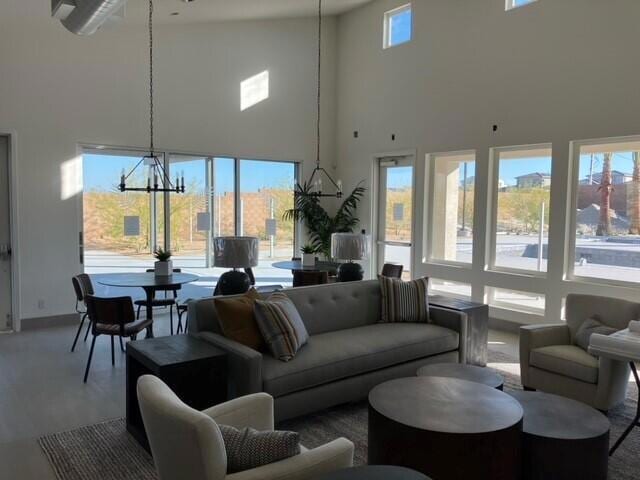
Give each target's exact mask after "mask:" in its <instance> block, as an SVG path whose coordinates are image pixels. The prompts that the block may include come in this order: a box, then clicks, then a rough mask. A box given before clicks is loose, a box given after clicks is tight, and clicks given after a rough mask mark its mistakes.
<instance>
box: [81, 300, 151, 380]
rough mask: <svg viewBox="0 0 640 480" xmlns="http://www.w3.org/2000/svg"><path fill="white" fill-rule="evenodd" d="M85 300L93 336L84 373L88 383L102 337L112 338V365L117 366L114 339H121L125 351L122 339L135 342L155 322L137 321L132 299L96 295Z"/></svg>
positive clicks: (122, 348) (121, 347) (148, 320)
mask: <svg viewBox="0 0 640 480" xmlns="http://www.w3.org/2000/svg"><path fill="white" fill-rule="evenodd" d="M84 298H85V302H86V305H87V314H88V316H89V321H90V322H91V333H92V334H93V340H92V341H91V349H90V350H89V358H88V359H87V367H86V369H85V372H84V383H87V377H88V376H89V369H90V368H91V359H92V358H93V349H94V347H95V345H96V340H97V338H98V337H99V336H100V335H107V336H109V337H110V338H111V365H115V362H116V360H115V349H114V338H115V337H119V339H120V349H121V350H122V351H124V345H123V344H122V339H123V338H131V339H132V340H135V339H136V338H137V336H138V333H140V332H141V331H143V330H144V329H146V328H148V327H149V326H151V324H152V323H153V320H150V319H147V318H144V319H141V320H136V317H135V313H134V311H133V302H132V300H131V297H113V298H101V297H96V296H94V295H86V296H85V297H84Z"/></svg>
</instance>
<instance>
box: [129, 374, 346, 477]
mask: <svg viewBox="0 0 640 480" xmlns="http://www.w3.org/2000/svg"><path fill="white" fill-rule="evenodd" d="M138 400H139V402H140V410H141V412H142V418H143V421H144V425H145V429H146V431H147V436H148V438H149V444H150V446H151V452H152V454H153V459H154V462H155V465H156V470H157V471H158V476H159V478H160V480H222V479H226V480H254V479H256V480H258V479H260V480H270V479H278V480H304V479H307V478H312V477H315V476H318V475H321V474H323V473H326V472H331V471H333V470H337V469H340V468H347V467H350V466H352V465H353V443H351V442H350V441H349V440H347V439H345V438H339V439H337V440H334V441H332V442H330V443H327V444H325V445H323V446H321V447H318V448H314V449H312V450H307V449H306V448H302V453H300V455H297V456H295V457H291V458H288V459H285V460H282V461H279V462H276V463H272V464H269V465H264V466H262V467H258V468H255V469H252V470H247V471H243V472H239V473H233V474H229V475H227V456H226V453H225V448H224V443H223V440H222V435H221V434H220V429H219V428H218V425H217V424H218V423H220V424H223V425H230V426H233V427H236V428H240V429H241V428H244V427H252V428H255V429H256V430H263V431H264V430H273V429H274V421H273V418H274V417H273V398H272V397H271V396H270V395H268V394H266V393H256V394H253V395H247V396H245V397H240V398H236V399H234V400H231V401H229V402H227V403H223V404H220V405H217V406H215V407H212V408H209V409H207V410H204V411H202V412H199V411H197V410H194V409H192V408H190V407H189V406H187V405H185V404H184V403H183V402H182V401H181V400H180V399H179V398H178V397H177V396H176V395H175V394H174V393H173V392H172V391H171V389H170V388H169V387H168V386H167V385H165V384H164V383H163V382H162V381H161V380H160V379H158V378H156V377H154V376H151V375H145V376H143V377H140V379H139V380H138Z"/></svg>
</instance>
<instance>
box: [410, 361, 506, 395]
mask: <svg viewBox="0 0 640 480" xmlns="http://www.w3.org/2000/svg"><path fill="white" fill-rule="evenodd" d="M417 375H418V376H419V377H447V378H457V379H459V380H467V381H469V382H476V383H481V384H483V385H486V386H487V387H491V388H497V389H498V390H502V389H503V386H504V378H503V377H502V375H500V374H499V373H498V372H496V371H495V370H493V369H491V368H487V367H478V366H476V365H465V364H463V363H432V364H431V365H425V366H424V367H421V368H419V369H418V372H417Z"/></svg>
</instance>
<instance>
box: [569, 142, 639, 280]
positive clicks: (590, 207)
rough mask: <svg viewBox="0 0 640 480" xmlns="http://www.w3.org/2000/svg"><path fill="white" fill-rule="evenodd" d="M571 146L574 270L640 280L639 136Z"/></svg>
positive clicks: (598, 276) (580, 274) (582, 274)
mask: <svg viewBox="0 0 640 480" xmlns="http://www.w3.org/2000/svg"><path fill="white" fill-rule="evenodd" d="M573 151H574V152H575V155H576V157H575V159H574V199H573V200H574V202H575V214H574V215H575V219H574V226H575V229H573V238H572V246H573V249H572V251H571V252H569V255H570V260H573V262H571V264H572V266H573V275H574V276H576V277H589V278H596V279H605V280H613V281H617V282H636V283H640V138H634V139H624V140H612V141H600V142H597V143H577V144H575V145H574V149H573Z"/></svg>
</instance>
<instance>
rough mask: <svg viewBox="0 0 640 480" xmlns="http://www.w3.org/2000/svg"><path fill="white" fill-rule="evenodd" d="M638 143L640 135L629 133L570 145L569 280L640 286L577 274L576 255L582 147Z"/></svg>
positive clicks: (566, 255) (608, 284)
mask: <svg viewBox="0 0 640 480" xmlns="http://www.w3.org/2000/svg"><path fill="white" fill-rule="evenodd" d="M630 142H632V143H638V142H640V135H629V136H625V137H605V138H598V139H591V140H573V141H571V142H570V146H569V155H570V160H569V175H568V180H569V185H568V186H567V187H568V188H567V195H568V198H567V200H566V205H567V209H568V212H567V223H566V226H567V231H566V234H565V235H566V239H567V241H566V249H565V258H564V263H565V265H564V270H565V272H566V273H565V278H566V280H567V281H570V282H576V283H588V284H599V285H607V286H612V287H627V288H629V287H631V288H638V287H640V282H625V281H624V280H614V279H610V278H601V277H590V276H586V275H576V274H575V266H576V264H575V256H576V245H577V240H578V235H577V234H576V230H577V226H578V188H579V186H580V152H581V150H582V147H590V146H598V145H609V144H615V143H630Z"/></svg>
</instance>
